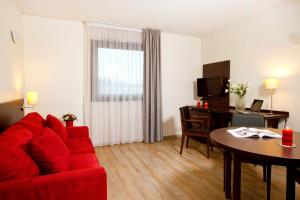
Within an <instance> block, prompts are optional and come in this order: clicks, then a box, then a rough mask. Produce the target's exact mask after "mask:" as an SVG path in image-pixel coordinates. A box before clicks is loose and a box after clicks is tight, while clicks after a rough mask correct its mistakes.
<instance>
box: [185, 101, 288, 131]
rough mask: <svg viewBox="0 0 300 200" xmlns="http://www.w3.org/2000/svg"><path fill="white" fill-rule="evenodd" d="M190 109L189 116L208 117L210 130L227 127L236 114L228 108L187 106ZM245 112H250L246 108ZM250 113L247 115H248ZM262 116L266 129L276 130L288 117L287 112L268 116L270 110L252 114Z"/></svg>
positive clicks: (231, 108) (232, 109)
mask: <svg viewBox="0 0 300 200" xmlns="http://www.w3.org/2000/svg"><path fill="white" fill-rule="evenodd" d="M189 107H190V108H191V114H192V115H193V116H195V118H196V116H197V115H210V116H211V118H212V119H211V121H212V123H211V124H212V126H213V127H212V129H217V128H224V127H228V123H230V122H231V119H232V115H233V114H234V113H237V111H236V110H235V109H234V107H228V109H220V108H217V109H214V108H203V107H197V106H189ZM246 111H250V109H249V108H248V109H247V110H246ZM250 114H252V113H249V115H250ZM253 114H259V115H263V117H264V119H265V122H266V123H267V127H269V128H278V124H279V123H280V122H281V121H284V122H285V124H286V122H287V118H288V117H289V112H286V111H273V114H270V110H261V111H260V112H259V113H253Z"/></svg>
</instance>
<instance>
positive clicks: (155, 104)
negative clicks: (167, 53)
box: [142, 29, 163, 143]
mask: <svg viewBox="0 0 300 200" xmlns="http://www.w3.org/2000/svg"><path fill="white" fill-rule="evenodd" d="M142 40H143V49H144V94H143V128H144V142H146V143H153V142H157V141H160V140H162V139H163V130H162V100H161V58H160V30H153V29H143V34H142Z"/></svg>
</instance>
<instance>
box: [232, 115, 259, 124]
mask: <svg viewBox="0 0 300 200" xmlns="http://www.w3.org/2000/svg"><path fill="white" fill-rule="evenodd" d="M231 126H245V127H265V120H264V117H263V116H262V115H253V114H240V113H235V114H233V115H232V121H231Z"/></svg>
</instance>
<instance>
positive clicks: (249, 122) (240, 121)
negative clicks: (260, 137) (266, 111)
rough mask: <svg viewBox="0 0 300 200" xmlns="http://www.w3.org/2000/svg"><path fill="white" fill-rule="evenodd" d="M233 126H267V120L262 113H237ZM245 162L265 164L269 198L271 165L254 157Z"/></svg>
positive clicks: (233, 119)
mask: <svg viewBox="0 0 300 200" xmlns="http://www.w3.org/2000/svg"><path fill="white" fill-rule="evenodd" d="M231 126H234V127H262V128H265V120H264V117H263V116H262V115H256V114H240V113H236V114H233V115H232V120H231ZM243 162H247V163H252V164H256V165H262V166H263V180H264V181H266V184H267V199H268V200H269V199H270V195H271V170H272V167H271V165H270V164H265V163H264V162H262V161H258V160H252V159H244V160H243Z"/></svg>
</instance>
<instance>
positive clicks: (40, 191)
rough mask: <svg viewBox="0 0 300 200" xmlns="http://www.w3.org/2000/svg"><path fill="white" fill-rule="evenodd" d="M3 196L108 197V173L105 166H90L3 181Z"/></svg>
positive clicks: (30, 199)
mask: <svg viewBox="0 0 300 200" xmlns="http://www.w3.org/2000/svg"><path fill="white" fill-rule="evenodd" d="M0 199H6V200H14V199H22V200H40V199H43V200H57V199H72V200H84V199H93V200H106V199H107V180H106V172H105V169H104V168H102V167H100V168H89V169H82V170H74V171H68V172H63V173H57V174H51V175H44V176H38V177H34V178H26V179H20V180H13V181H6V182H0Z"/></svg>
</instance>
